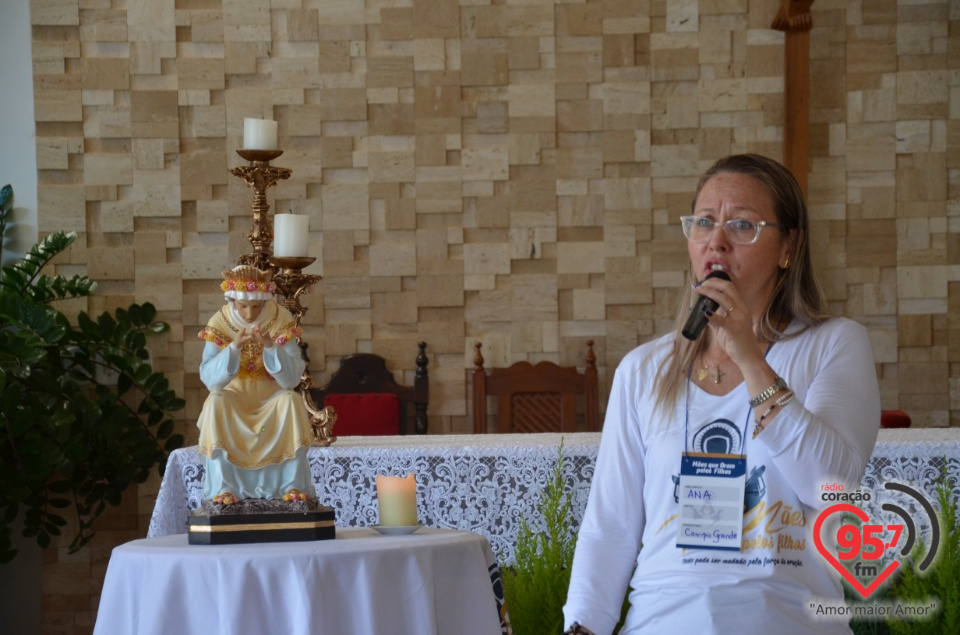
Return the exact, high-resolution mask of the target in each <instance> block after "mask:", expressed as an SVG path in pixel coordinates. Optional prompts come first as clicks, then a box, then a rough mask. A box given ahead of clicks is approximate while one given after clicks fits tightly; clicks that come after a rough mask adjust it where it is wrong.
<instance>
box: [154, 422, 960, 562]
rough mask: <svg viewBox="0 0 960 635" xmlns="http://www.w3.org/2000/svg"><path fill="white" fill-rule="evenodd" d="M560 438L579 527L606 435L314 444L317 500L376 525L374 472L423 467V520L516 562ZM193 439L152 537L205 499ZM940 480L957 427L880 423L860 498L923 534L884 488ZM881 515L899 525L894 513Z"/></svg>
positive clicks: (958, 476) (955, 483)
mask: <svg viewBox="0 0 960 635" xmlns="http://www.w3.org/2000/svg"><path fill="white" fill-rule="evenodd" d="M561 441H562V442H563V446H564V447H563V455H564V469H563V474H564V479H565V481H566V488H567V491H568V492H569V493H570V494H571V496H572V504H573V505H572V506H573V509H572V520H573V523H574V526H575V527H576V526H579V521H580V518H582V517H583V512H584V509H585V508H586V504H587V496H588V494H589V491H590V481H591V479H592V478H593V469H594V465H595V464H596V458H597V450H598V447H599V444H600V433H596V432H581V433H566V434H562V435H561V434H504V435H500V434H490V435H445V436H444V435H427V436H405V437H352V438H347V437H345V438H343V439H340V440H339V441H337V442H336V443H335V444H333V445H332V446H330V447H328V448H312V449H311V450H310V469H311V471H312V473H313V481H314V484H315V485H316V488H317V495H318V496H319V497H320V501H321V502H322V503H323V504H325V505H329V506H331V507H333V508H334V509H335V510H336V515H337V521H336V522H337V526H338V527H344V526H369V525H374V524H376V523H377V506H376V496H375V492H376V486H375V477H376V475H377V474H394V475H405V474H406V473H408V472H414V473H415V474H416V475H417V498H418V503H419V514H420V520H421V521H422V522H424V523H425V524H427V525H429V526H434V527H445V528H448V529H465V530H470V531H475V532H477V533H480V534H483V535H484V536H486V537H487V539H488V540H489V541H490V544H491V546H492V547H493V551H494V553H495V554H496V555H497V557H498V558H500V561H501V562H505V563H508V564H509V563H512V562H513V553H514V551H513V550H514V546H515V545H516V537H517V530H518V529H519V527H520V520H521V518H526V519H527V522H529V523H530V524H531V525H532V526H533V527H534V528H538V527H540V526H541V524H542V518H541V517H540V514H539V510H538V509H537V507H538V504H539V501H540V499H541V497H542V494H543V490H544V487H545V485H546V483H547V482H548V480H549V479H550V477H551V475H552V471H553V469H554V467H555V466H556V461H557V456H558V451H559V448H560V443H561ZM201 459H202V457H201V456H200V455H199V454H198V453H197V450H196V448H195V447H191V448H182V449H180V450H176V451H175V452H173V453H172V454H171V455H170V460H169V462H168V463H167V471H166V474H165V476H164V478H163V484H162V485H161V487H160V493H159V495H158V497H157V503H156V506H155V508H154V512H153V517H152V518H151V521H150V530H149V533H148V535H149V536H163V535H167V534H176V533H184V532H186V530H187V517H188V515H189V513H190V510H191V509H195V508H197V507H199V506H200V502H201V498H202V496H201V492H202V480H203V462H202V460H201ZM941 477H942V478H944V479H945V481H946V483H947V484H948V485H949V487H950V488H951V489H952V492H953V497H954V500H956V499H957V498H958V496H960V428H926V429H921V428H916V429H903V430H881V431H880V437H879V440H878V442H877V447H876V449H875V450H874V453H873V457H872V458H871V460H870V464H869V465H868V466H867V469H866V474H865V475H864V478H863V482H862V486H863V488H865V489H870V490H871V491H874V492H876V493H877V494H876V495H874V496H873V498H872V500H871V501H870V502H866V503H864V504H862V505H861V506H862V508H863V509H864V510H865V511H867V512H868V513H869V514H870V516H871V517H872V518H888V516H884V514H887V512H882V511H880V505H881V504H882V503H883V502H890V501H895V502H896V504H898V505H900V506H901V507H909V508H911V509H913V510H915V511H917V512H918V513H917V514H916V516H915V519H916V520H917V523H918V529H920V530H921V535H924V536H926V535H927V530H928V528H929V523H928V521H927V519H926V515H925V514H923V513H922V510H920V508H919V507H915V506H914V505H913V502H912V501H911V500H909V499H905V498H904V497H903V495H902V494H894V493H891V492H888V491H886V490H883V483H884V482H887V481H897V482H900V483H903V484H905V485H910V486H912V487H915V488H917V489H919V490H920V491H922V492H924V493H925V494H926V496H927V497H928V498H929V499H930V500H931V501H935V500H936V494H935V489H936V483H937V481H938V480H939V479H940V478H941ZM884 522H890V523H898V522H900V521H899V520H896V519H895V518H894V517H893V516H889V520H886V521H884Z"/></svg>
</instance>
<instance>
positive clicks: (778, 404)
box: [751, 390, 793, 439]
mask: <svg viewBox="0 0 960 635" xmlns="http://www.w3.org/2000/svg"><path fill="white" fill-rule="evenodd" d="M791 399H793V391H792V390H788V391H787V392H785V393H784V394H783V396H782V397H780V398H779V399H777V400H776V401H775V402H774V403H773V405H771V406H770V407H769V408H767V410H766V412H764V413H763V414H762V415H760V418H759V419H757V424H756V425H755V426H754V428H753V436H752V437H751V438H753V439H756V438H757V435H758V434H760V433H761V432H763V428H762V427H761V425H760V424H761V423H763V420H764V419H766V418H767V417H768V416H769V415H770V413H771V412H773V409H774V408H783V407H784V406H785V405H787V404H788V403H790V400H791Z"/></svg>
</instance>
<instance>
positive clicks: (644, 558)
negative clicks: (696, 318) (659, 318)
mask: <svg viewBox="0 0 960 635" xmlns="http://www.w3.org/2000/svg"><path fill="white" fill-rule="evenodd" d="M672 337H675V335H673V334H671V335H669V336H665V337H663V338H660V339H659V340H655V341H653V342H650V343H648V344H645V345H643V346H640V347H639V348H637V349H635V350H633V351H632V352H630V353H629V354H628V355H627V356H626V357H625V358H624V359H623V361H622V362H621V363H620V365H619V367H618V368H617V371H616V374H615V376H614V380H613V386H612V390H611V394H610V401H609V404H608V407H607V413H606V419H605V422H604V428H603V435H602V437H601V443H600V450H599V454H598V456H597V465H596V472H595V474H594V477H593V480H592V484H591V489H590V498H589V501H588V504H587V509H586V512H585V514H584V518H583V521H582V524H581V527H580V531H579V535H578V539H577V547H576V553H575V556H574V563H573V570H572V572H571V582H570V588H569V592H568V596H567V603H566V605H565V607H564V618H565V624H566V627H569V626H570V625H571V624H572V623H574V622H577V623H579V624H581V625H582V626H584V627H586V628H589V629H591V630H593V631H594V633H596V634H597V635H604V634H606V633H610V632H612V630H613V628H614V626H615V625H616V623H617V621H618V619H619V617H620V609H621V604H622V602H623V598H624V594H625V592H626V590H627V585H628V584H629V586H630V588H631V589H632V591H631V593H630V602H631V609H630V612H629V614H628V617H627V622H626V624H625V626H624V628H623V630H622V631H621V633H622V634H623V635H627V634H638V633H686V632H691V633H692V632H696V633H716V634H727V633H753V632H767V631H771V630H772V631H775V632H776V633H777V635H800V634H803V635H814V634H816V635H823V634H830V633H849V632H850V630H849V628H848V627H847V625H846V623H845V622H844V621H842V620H840V621H837V620H835V619H834V620H827V619H825V618H823V617H822V616H819V617H818V616H817V615H816V614H815V611H814V610H813V608H811V606H812V604H815V603H816V602H817V601H827V602H833V603H837V602H842V601H843V592H842V588H841V585H840V576H839V574H838V573H837V572H836V571H835V570H834V569H833V568H832V567H831V566H830V565H829V564H828V563H827V562H826V560H825V559H824V558H823V556H822V555H820V553H819V552H818V551H817V549H816V546H815V544H814V540H813V537H812V529H813V526H814V523H815V521H816V518H817V515H818V513H819V512H820V511H822V510H823V509H824V508H825V507H827V506H828V505H829V504H830V503H827V502H824V500H823V498H822V494H823V491H824V489H823V487H824V486H825V485H829V484H834V483H840V484H843V485H844V487H845V488H846V489H847V491H852V490H853V489H856V488H857V487H858V486H859V483H860V479H861V478H862V476H863V472H864V469H865V467H866V464H867V462H868V460H869V458H870V454H871V453H872V451H873V447H874V444H875V443H876V438H877V431H878V429H879V424H880V397H879V390H878V386H877V379H876V370H875V367H874V362H873V353H872V350H871V347H870V342H869V339H868V337H867V333H866V329H864V328H863V327H862V326H860V325H859V324H857V323H855V322H852V321H850V320H847V319H843V318H836V319H832V320H829V321H827V322H825V323H823V324H821V325H819V326H817V327H814V328H811V329H808V330H807V331H806V332H804V333H802V334H800V335H798V336H796V337H793V338H791V339H787V340H785V341H782V342H778V343H777V344H775V345H774V346H773V347H772V348H771V349H770V350H769V352H768V354H767V361H768V363H769V364H770V366H771V367H772V368H773V369H774V371H775V372H776V373H777V374H778V375H779V376H780V377H782V378H783V379H784V380H785V381H786V383H787V385H788V386H789V388H790V390H792V391H794V393H795V395H796V396H795V398H794V399H793V400H792V401H791V402H789V403H788V404H787V405H786V406H785V407H784V408H783V409H782V410H781V411H780V412H779V414H778V415H777V416H776V418H775V419H773V420H772V421H771V423H770V425H769V426H768V427H767V428H766V429H765V430H764V431H763V432H762V433H760V435H759V436H757V438H755V439H753V438H751V435H752V432H753V427H754V415H753V413H752V411H751V409H750V406H749V401H750V395H749V394H748V391H747V388H746V384H745V383H743V382H741V384H740V385H739V386H737V387H736V388H734V389H733V390H732V391H731V392H729V393H728V394H726V395H722V396H715V395H710V394H709V393H707V392H705V391H702V390H700V389H699V388H698V387H697V386H696V384H695V383H693V382H687V390H681V391H680V395H679V397H678V400H677V406H676V411H675V413H674V415H673V418H672V419H671V420H666V419H665V417H664V416H663V414H662V412H660V411H654V408H653V404H654V399H655V395H654V390H655V386H656V382H657V371H658V369H659V365H660V362H661V360H662V359H663V357H664V356H665V354H666V352H667V350H668V347H669V342H670V341H671V340H670V338H672ZM765 406H766V404H765V405H764V406H760V407H761V408H764V409H765ZM741 442H742V447H743V453H744V454H746V460H747V468H746V475H747V484H746V494H745V511H744V517H743V532H742V535H743V543H742V550H741V552H739V553H737V552H730V551H718V550H709V549H680V548H677V546H676V542H677V514H678V513H679V503H678V500H677V495H678V493H677V487H676V484H677V478H678V475H679V472H680V460H681V454H682V453H683V452H684V451H685V449H686V451H691V452H707V451H714V452H716V451H718V450H719V451H721V452H722V451H724V450H729V453H731V454H739V453H740V447H741V445H740V444H741ZM641 545H642V547H643V548H642V549H641Z"/></svg>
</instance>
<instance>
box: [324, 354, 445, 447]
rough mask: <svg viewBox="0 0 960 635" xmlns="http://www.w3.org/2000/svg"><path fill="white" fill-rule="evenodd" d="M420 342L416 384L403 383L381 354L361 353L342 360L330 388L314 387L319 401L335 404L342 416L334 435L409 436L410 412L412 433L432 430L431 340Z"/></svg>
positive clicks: (329, 383)
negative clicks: (429, 424) (429, 412)
mask: <svg viewBox="0 0 960 635" xmlns="http://www.w3.org/2000/svg"><path fill="white" fill-rule="evenodd" d="M417 346H418V347H419V349H420V353H419V354H418V355H417V360H416V364H417V372H416V376H415V378H414V381H413V386H402V385H400V384H398V383H397V381H396V380H395V379H394V378H393V373H391V372H390V371H389V370H388V369H387V363H386V361H385V360H384V359H383V358H382V357H380V356H379V355H374V354H372V353H357V354H355V355H347V356H346V357H344V358H343V359H342V360H340V368H339V369H337V371H336V372H335V373H333V375H331V376H330V381H329V382H327V385H326V386H324V387H322V388H311V389H310V396H311V397H312V398H313V401H314V402H315V403H317V404H320V406H321V407H326V406H332V407H333V410H334V412H335V413H336V415H337V422H336V424H335V425H334V429H333V434H334V435H335V436H361V435H363V436H367V435H394V434H407V433H408V432H409V428H408V419H409V414H410V412H409V411H411V410H412V411H413V432H414V433H416V434H426V433H427V404H428V402H429V400H430V389H429V383H428V376H427V362H428V360H427V353H426V348H427V344H426V342H420V343H419V344H417Z"/></svg>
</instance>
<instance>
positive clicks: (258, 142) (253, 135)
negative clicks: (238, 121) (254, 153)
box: [243, 119, 277, 150]
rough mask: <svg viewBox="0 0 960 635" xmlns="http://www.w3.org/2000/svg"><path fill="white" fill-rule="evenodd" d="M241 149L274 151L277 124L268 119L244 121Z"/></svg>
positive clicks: (275, 147)
mask: <svg viewBox="0 0 960 635" xmlns="http://www.w3.org/2000/svg"><path fill="white" fill-rule="evenodd" d="M243 149H244V150H276V149H277V122H276V121H272V120H270V119H244V120H243Z"/></svg>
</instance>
